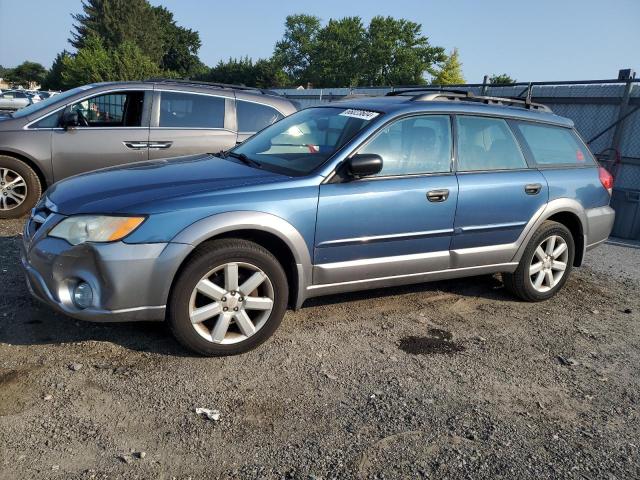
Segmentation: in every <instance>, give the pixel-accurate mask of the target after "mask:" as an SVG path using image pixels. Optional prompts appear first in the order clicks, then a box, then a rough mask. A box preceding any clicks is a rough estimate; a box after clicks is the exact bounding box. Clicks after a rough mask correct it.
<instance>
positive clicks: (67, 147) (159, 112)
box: [0, 80, 297, 218]
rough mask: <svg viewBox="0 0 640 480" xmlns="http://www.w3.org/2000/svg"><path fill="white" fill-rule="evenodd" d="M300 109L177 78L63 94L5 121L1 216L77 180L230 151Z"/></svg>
mask: <svg viewBox="0 0 640 480" xmlns="http://www.w3.org/2000/svg"><path fill="white" fill-rule="evenodd" d="M3 95H4V94H3ZM24 95H25V96H26V94H24ZM27 101H29V100H27ZM296 110H297V109H296V107H295V105H294V104H293V103H292V102H291V101H289V100H287V99H286V98H284V97H281V96H279V95H277V94H275V93H272V92H269V91H265V90H259V89H255V88H248V87H238V86H232V85H224V84H208V83H207V84H205V83H198V82H187V81H177V80H154V81H143V82H109V83H99V84H92V85H85V86H82V87H78V88H75V89H73V90H69V91H67V92H63V93H60V94H58V95H55V96H53V97H50V98H47V99H46V100H43V101H41V102H38V103H37V104H33V105H31V106H29V107H27V108H23V109H21V110H18V111H16V112H14V113H12V114H11V115H9V116H4V117H0V218H16V217H20V216H22V215H24V214H25V213H27V212H28V211H29V210H30V209H31V208H32V207H33V206H34V205H35V204H36V202H37V201H38V198H40V195H41V193H42V192H43V191H44V190H45V189H46V188H47V187H48V186H50V185H51V184H53V183H54V182H57V181H59V180H62V179H63V178H66V177H69V176H71V175H76V174H78V173H84V172H88V171H91V170H96V169H99V168H104V167H110V166H114V165H120V164H124V163H130V162H136V161H142V160H149V159H158V158H170V157H179V156H183V155H190V154H197V153H217V152H220V151H224V150H228V149H230V148H232V147H234V146H235V145H236V144H237V143H240V142H242V141H243V140H245V139H246V138H248V137H249V136H251V135H253V134H254V133H255V132H257V131H259V130H262V129H263V128H264V127H266V126H268V125H271V124H272V123H274V122H276V121H278V120H280V119H281V118H283V117H286V116H288V115H290V114H291V113H293V112H295V111H296Z"/></svg>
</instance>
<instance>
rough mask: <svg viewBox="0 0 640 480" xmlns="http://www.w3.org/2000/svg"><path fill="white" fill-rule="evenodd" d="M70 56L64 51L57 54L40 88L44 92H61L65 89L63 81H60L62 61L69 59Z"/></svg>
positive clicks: (62, 68) (62, 69)
mask: <svg viewBox="0 0 640 480" xmlns="http://www.w3.org/2000/svg"><path fill="white" fill-rule="evenodd" d="M70 56H71V54H70V53H69V52H67V51H66V50H63V51H62V52H60V53H58V55H56V58H55V59H54V60H53V64H52V65H51V68H50V69H49V71H48V72H47V75H46V76H45V77H44V81H43V82H42V88H43V89H44V90H62V89H64V88H65V84H64V80H63V79H62V72H63V71H64V59H65V58H67V57H70Z"/></svg>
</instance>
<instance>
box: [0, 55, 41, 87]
mask: <svg viewBox="0 0 640 480" xmlns="http://www.w3.org/2000/svg"><path fill="white" fill-rule="evenodd" d="M46 74H47V69H46V68H44V67H43V66H42V65H41V64H39V63H37V62H29V61H25V62H22V63H21V64H20V65H18V66H17V67H15V68H12V69H11V70H9V71H8V72H7V73H6V79H7V80H8V81H9V82H12V83H16V84H19V85H23V86H25V87H26V86H28V85H29V84H30V83H36V84H38V85H39V84H41V83H42V82H43V81H44V77H45V75H46Z"/></svg>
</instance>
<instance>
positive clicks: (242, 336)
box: [167, 238, 289, 356]
mask: <svg viewBox="0 0 640 480" xmlns="http://www.w3.org/2000/svg"><path fill="white" fill-rule="evenodd" d="M288 298H289V287H288V284H287V277H286V275H285V272H284V270H283V268H282V266H281V265H280V263H279V262H278V260H277V259H276V258H275V257H274V256H273V255H272V254H271V252H269V251H268V250H266V249H265V248H263V247H262V246H260V245H258V244H256V243H253V242H249V241H247V240H242V239H235V238H230V239H220V240H214V241H212V242H210V243H208V244H206V245H203V246H201V247H199V249H198V250H197V251H196V252H195V253H194V255H193V256H192V257H191V259H190V260H189V261H188V263H187V264H186V265H185V267H184V268H183V269H182V271H181V272H180V274H179V275H178V277H177V279H176V281H175V283H174V286H173V289H172V292H171V295H170V300H169V310H168V316H167V318H168V323H169V326H170V328H171V331H172V332H173V335H174V336H175V337H176V339H177V340H178V341H179V342H180V343H181V344H182V345H184V346H185V347H187V348H188V349H190V350H193V351H194V352H197V353H200V354H202V355H207V356H225V355H237V354H239V353H244V352H248V351H249V350H252V349H254V348H256V347H257V346H259V345H260V344H262V343H263V342H264V341H266V340H267V339H268V338H269V337H270V336H271V335H272V334H273V333H274V332H275V331H276V329H277V328H278V326H279V325H280V322H281V321H282V318H283V317H284V314H285V311H286V309H287V302H288Z"/></svg>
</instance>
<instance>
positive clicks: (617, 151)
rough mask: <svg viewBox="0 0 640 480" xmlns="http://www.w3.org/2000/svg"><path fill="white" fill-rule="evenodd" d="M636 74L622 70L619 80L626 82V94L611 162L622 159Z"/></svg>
mask: <svg viewBox="0 0 640 480" xmlns="http://www.w3.org/2000/svg"><path fill="white" fill-rule="evenodd" d="M634 77H635V73H634V72H633V71H632V70H620V72H619V73H618V78H619V79H620V80H626V84H625V86H624V93H623V95H622V100H621V102H620V110H619V111H618V124H617V125H616V127H615V130H614V131H613V139H612V140H611V152H610V153H609V160H610V161H612V162H613V161H615V158H616V155H618V157H619V158H622V148H621V145H620V144H621V143H622V134H623V133H624V124H625V116H626V114H627V111H628V110H629V99H630V98H631V92H632V91H633V86H634V82H633V79H634Z"/></svg>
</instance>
